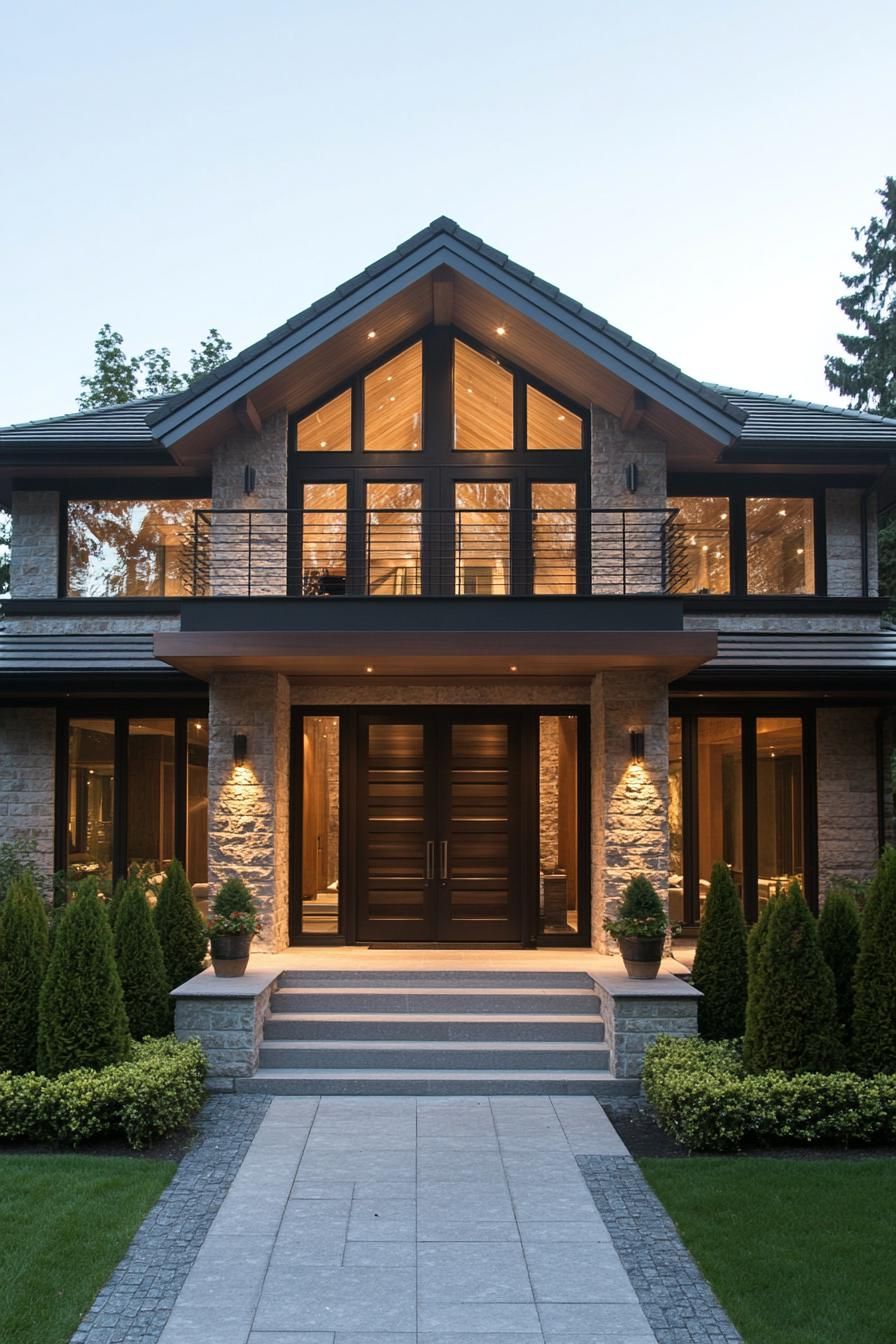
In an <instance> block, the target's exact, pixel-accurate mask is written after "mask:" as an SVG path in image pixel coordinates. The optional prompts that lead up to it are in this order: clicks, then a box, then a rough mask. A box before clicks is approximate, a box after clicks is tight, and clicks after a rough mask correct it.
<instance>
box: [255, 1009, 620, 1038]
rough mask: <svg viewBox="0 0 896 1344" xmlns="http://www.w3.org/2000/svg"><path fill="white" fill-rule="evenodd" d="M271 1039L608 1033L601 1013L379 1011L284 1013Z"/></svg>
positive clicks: (270, 1025)
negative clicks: (515, 1016) (567, 1016)
mask: <svg viewBox="0 0 896 1344" xmlns="http://www.w3.org/2000/svg"><path fill="white" fill-rule="evenodd" d="M264 1037H265V1040H266V1041H587V1042H592V1043H594V1044H599V1043H600V1042H601V1041H603V1039H604V1024H603V1022H601V1021H600V1019H599V1018H593V1017H584V1016H583V1017H582V1018H581V1019H579V1020H577V1021H575V1022H539V1021H537V1020H536V1021H533V1022H531V1023H530V1022H482V1021H470V1022H426V1021H421V1020H420V1019H419V1018H415V1017H414V1016H413V1014H408V1016H407V1017H406V1018H404V1019H402V1020H401V1021H399V1022H382V1021H378V1020H377V1019H376V1018H374V1017H370V1018H366V1019H365V1018H363V1017H361V1018H358V1019H357V1020H356V1021H354V1022H346V1021H344V1020H342V1019H340V1018H323V1019H321V1020H320V1021H308V1020H307V1018H303V1019H302V1020H301V1021H298V1022H296V1021H294V1020H293V1019H292V1018H290V1017H286V1016H284V1014H282V1013H278V1014H276V1015H275V1016H273V1017H270V1018H268V1020H267V1022H266V1023H265V1027H264Z"/></svg>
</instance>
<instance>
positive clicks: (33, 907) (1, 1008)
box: [0, 873, 47, 1073]
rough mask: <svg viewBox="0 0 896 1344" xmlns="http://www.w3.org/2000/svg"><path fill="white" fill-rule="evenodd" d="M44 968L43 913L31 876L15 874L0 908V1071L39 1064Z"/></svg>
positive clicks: (28, 1068)
mask: <svg viewBox="0 0 896 1344" xmlns="http://www.w3.org/2000/svg"><path fill="white" fill-rule="evenodd" d="M46 969H47V913H46V910H45V909H44V903H43V901H42V900H41V898H40V896H39V895H38V894H37V888H36V887H35V885H34V882H33V881H32V879H31V877H30V876H29V875H28V874H27V873H25V874H23V875H22V876H20V877H16V878H13V880H12V882H11V883H10V886H9V892H8V894H7V897H6V900H5V901H4V903H3V907H2V912H0V1070H2V1069H10V1070H11V1071H12V1072H13V1073H28V1072H30V1071H31V1070H32V1069H34V1068H35V1067H36V1065H37V1010H38V1003H39V1000H40V987H41V985H42V983H43V978H44V974H45V973H46Z"/></svg>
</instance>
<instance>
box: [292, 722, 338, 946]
mask: <svg viewBox="0 0 896 1344" xmlns="http://www.w3.org/2000/svg"><path fill="white" fill-rule="evenodd" d="M302 744H303V757H302V876H301V882H302V932H303V933H338V932H339V810H340V809H339V804H340V798H339V719H338V717H337V716H336V715H335V714H308V715H306V716H305V717H304V718H303V720H302Z"/></svg>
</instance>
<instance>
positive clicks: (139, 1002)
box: [114, 874, 171, 1041]
mask: <svg viewBox="0 0 896 1344" xmlns="http://www.w3.org/2000/svg"><path fill="white" fill-rule="evenodd" d="M114 940H115V961H116V963H117V965H118V974H119V976H120V978H121V988H122V991H123V993H124V1007H125V1012H126V1013H127V1017H128V1025H129V1027H130V1031H131V1035H132V1036H133V1038H134V1040H135V1041H142V1040H143V1038H144V1036H164V1035H165V1034H166V1033H167V1032H168V1031H169V1030H170V1029H171V1009H170V1006H169V999H168V978H167V976H166V974H165V962H164V959H163V957H162V947H161V944H160V943H159V935H158V933H157V932H156V926H155V922H154V920H153V917H152V912H151V910H150V908H149V902H148V901H147V899H146V893H145V892H144V890H143V885H142V883H141V881H140V879H139V877H138V876H137V875H136V874H132V875H131V877H129V878H128V880H127V882H126V883H125V885H124V890H123V891H122V893H121V896H120V898H119V906H118V914H117V917H116V920H115V932H114Z"/></svg>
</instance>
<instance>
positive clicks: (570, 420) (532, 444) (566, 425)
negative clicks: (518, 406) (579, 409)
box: [526, 383, 582, 452]
mask: <svg viewBox="0 0 896 1344" xmlns="http://www.w3.org/2000/svg"><path fill="white" fill-rule="evenodd" d="M581 446H582V420H581V417H580V416H578V415H575V414H574V413H573V412H572V411H570V410H567V408H566V407H565V406H561V405H560V403H559V401H554V399H553V397H548V396H545V394H544V392H539V390H538V388H537V387H533V386H532V384H531V383H530V384H529V385H528V386H527V388H526V447H527V448H528V449H529V450H530V452H531V451H533V450H535V451H539V452H541V451H544V450H545V449H547V450H549V451H551V450H554V449H565V450H566V451H567V452H570V451H572V452H574V451H575V450H576V449H577V448H581Z"/></svg>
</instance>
